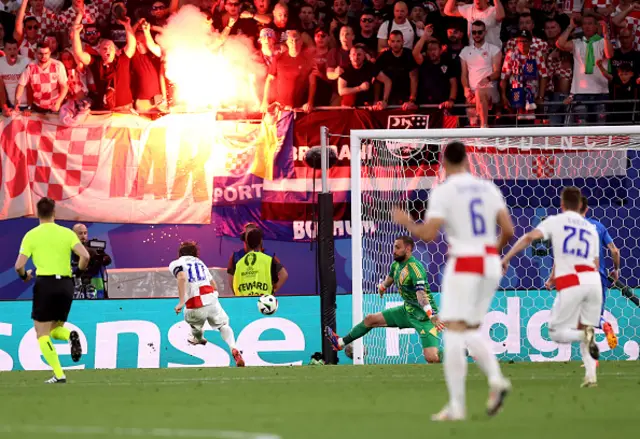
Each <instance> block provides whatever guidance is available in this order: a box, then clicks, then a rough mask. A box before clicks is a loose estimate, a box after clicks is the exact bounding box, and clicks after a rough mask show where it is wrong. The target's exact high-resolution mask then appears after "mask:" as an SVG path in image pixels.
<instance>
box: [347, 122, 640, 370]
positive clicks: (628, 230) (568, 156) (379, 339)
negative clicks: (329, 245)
mask: <svg viewBox="0 0 640 439" xmlns="http://www.w3.org/2000/svg"><path fill="white" fill-rule="evenodd" d="M453 140H459V141H461V142H463V143H465V145H467V151H468V153H469V161H470V167H471V172H472V173H474V174H475V175H478V176H481V177H484V178H489V179H492V180H493V181H494V182H495V183H496V184H497V185H498V186H499V187H500V189H501V190H502V193H503V194H504V196H505V198H506V201H507V205H508V207H509V209H510V212H511V215H512V219H513V222H514V224H515V225H516V236H518V237H519V236H522V235H523V234H524V233H526V232H528V231H529V230H531V229H532V228H533V227H535V226H537V224H538V223H539V222H540V221H542V220H543V219H544V218H545V217H547V216H549V215H553V214H556V213H558V212H559V208H560V200H559V194H560V191H561V189H562V188H563V187H565V186H577V187H579V188H580V189H581V190H582V193H583V194H584V195H585V196H587V197H588V200H589V211H588V213H587V216H590V217H593V218H595V219H597V220H599V221H600V222H602V223H603V224H604V225H605V226H606V228H607V229H608V231H609V233H610V234H611V236H612V238H613V241H614V243H615V245H616V246H617V247H618V248H619V249H620V252H621V257H622V270H621V272H620V282H618V283H617V284H615V285H612V286H611V289H610V290H609V291H608V294H607V299H606V305H605V309H606V311H605V319H606V320H607V321H608V322H610V323H611V325H612V326H613V328H614V331H615V332H616V333H617V335H618V346H617V347H616V348H615V349H610V348H609V346H608V345H607V342H606V340H605V338H604V334H602V332H601V331H598V336H597V341H598V344H599V346H600V350H601V353H602V354H601V358H602V359H615V360H635V359H638V356H639V344H640V332H639V331H640V308H638V306H637V305H636V303H637V299H635V297H637V296H638V293H637V292H636V287H638V285H640V242H639V239H640V238H639V237H640V173H639V171H640V153H639V150H640V126H628V127H570V128H569V127H567V128H565V127H558V128H550V127H541V128H534V127H531V128H509V129H457V130H420V131H416V130H355V131H352V134H351V153H352V159H351V178H352V180H351V184H352V186H351V188H352V190H351V201H352V202H351V206H352V207H351V209H352V211H351V214H352V218H351V221H352V282H353V285H352V287H353V288H352V291H353V296H352V298H353V300H352V306H353V310H352V311H353V314H352V316H353V324H356V323H358V322H360V321H361V320H362V319H363V318H364V316H366V315H367V314H371V313H376V312H380V311H383V310H385V309H387V308H391V307H394V306H398V305H400V304H402V299H401V298H400V295H399V294H398V292H397V289H396V288H395V286H394V287H392V288H390V289H389V290H387V294H385V296H384V297H383V298H380V297H379V295H378V293H377V286H378V284H379V283H380V282H381V281H382V280H383V279H384V278H385V277H386V276H387V274H388V273H389V267H390V265H391V263H392V262H393V242H394V240H395V239H396V237H398V236H400V235H403V234H406V233H407V232H406V230H404V228H402V227H399V226H397V225H395V224H393V223H392V221H391V210H392V208H393V206H400V207H402V208H404V209H406V210H407V211H409V212H410V214H411V216H413V218H414V219H416V220H421V219H422V218H424V215H425V212H426V211H427V209H428V201H429V191H430V189H431V188H433V187H435V186H436V185H437V184H438V183H439V182H441V181H442V180H443V178H444V175H443V170H442V169H440V166H439V159H440V153H441V151H442V149H443V148H444V146H446V144H448V143H449V142H451V141H453ZM446 253H447V245H446V243H445V242H444V239H443V237H442V236H441V237H440V238H438V240H437V241H436V242H431V243H425V242H422V241H417V242H416V249H415V250H414V256H415V257H416V258H418V259H419V260H421V261H422V263H423V264H424V266H425V267H426V269H427V272H428V273H429V284H430V288H431V291H432V293H433V294H434V297H435V299H436V301H437V302H439V301H440V298H439V291H440V283H441V279H442V273H443V269H444V264H445V261H446ZM603 257H605V260H606V264H607V269H608V270H611V269H612V268H613V265H612V260H611V257H610V254H607V255H606V256H603ZM552 265H553V257H552V254H551V251H550V245H549V243H548V242H536V243H534V245H533V246H532V247H530V248H529V249H527V250H526V252H523V253H522V254H521V255H520V257H518V258H516V259H515V260H514V261H513V262H512V264H511V267H510V268H509V271H508V273H507V274H506V276H505V277H504V278H503V280H502V282H501V285H500V289H499V290H498V291H497V293H496V296H495V298H494V300H493V303H492V305H491V309H490V312H489V313H488V315H487V316H486V318H485V322H484V325H483V327H482V330H483V331H484V332H485V333H486V334H487V336H489V337H490V339H491V340H492V345H493V349H494V352H495V353H496V354H497V355H498V356H499V358H500V360H502V361H567V360H577V359H579V358H580V353H579V352H578V346H577V345H576V346H573V347H571V346H566V345H564V346H559V345H558V344H556V343H554V342H553V341H551V340H550V338H549V335H548V330H547V322H548V319H549V311H550V309H551V305H552V304H553V300H554V297H555V291H549V290H547V289H546V288H545V282H546V280H547V279H548V277H549V274H550V272H551V268H552ZM634 295H635V296H634ZM633 299H635V300H636V302H634V301H633ZM353 359H354V363H356V364H362V363H365V364H385V363H424V359H423V355H422V347H421V345H420V339H419V337H418V335H417V334H416V333H415V331H414V330H413V329H402V330H400V329H394V328H378V329H374V330H372V331H371V332H369V334H367V335H366V336H365V337H364V338H363V339H361V340H358V341H356V342H355V343H354V344H353Z"/></svg>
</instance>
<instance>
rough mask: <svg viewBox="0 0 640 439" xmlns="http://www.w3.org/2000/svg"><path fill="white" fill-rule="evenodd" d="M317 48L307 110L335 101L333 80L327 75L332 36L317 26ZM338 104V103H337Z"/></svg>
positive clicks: (315, 38)
mask: <svg viewBox="0 0 640 439" xmlns="http://www.w3.org/2000/svg"><path fill="white" fill-rule="evenodd" d="M314 41H315V43H316V49H315V51H314V52H313V58H314V62H313V64H314V66H313V71H312V72H311V77H310V78H309V97H310V101H309V102H308V105H307V111H312V110H313V107H315V106H326V105H331V103H332V101H333V99H332V98H333V94H334V93H333V91H334V87H333V84H334V83H333V82H332V81H330V80H329V78H328V77H327V64H328V62H329V53H330V47H329V46H330V44H331V38H330V37H329V32H327V31H326V30H325V29H324V28H321V27H319V28H317V29H316V31H315V35H314ZM336 105H337V104H336Z"/></svg>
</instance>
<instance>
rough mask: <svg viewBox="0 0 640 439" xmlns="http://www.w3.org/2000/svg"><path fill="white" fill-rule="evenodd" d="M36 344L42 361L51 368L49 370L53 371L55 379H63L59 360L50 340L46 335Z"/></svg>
mask: <svg viewBox="0 0 640 439" xmlns="http://www.w3.org/2000/svg"><path fill="white" fill-rule="evenodd" d="M38 344H40V350H41V351H42V355H43V356H44V359H45V360H46V361H47V364H49V366H51V368H52V369H53V374H54V375H55V377H56V378H62V377H64V372H63V371H62V366H60V359H59V358H58V353H57V352H56V349H55V348H54V347H53V344H52V343H51V338H49V336H48V335H44V336H42V337H40V338H39V339H38Z"/></svg>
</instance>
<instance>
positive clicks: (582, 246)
mask: <svg viewBox="0 0 640 439" xmlns="http://www.w3.org/2000/svg"><path fill="white" fill-rule="evenodd" d="M564 230H565V232H567V236H566V237H565V238H564V243H563V244H562V253H564V254H565V255H571V256H577V257H579V258H586V257H588V256H589V238H590V237H591V233H590V232H589V231H588V230H585V229H579V228H576V227H572V226H564Z"/></svg>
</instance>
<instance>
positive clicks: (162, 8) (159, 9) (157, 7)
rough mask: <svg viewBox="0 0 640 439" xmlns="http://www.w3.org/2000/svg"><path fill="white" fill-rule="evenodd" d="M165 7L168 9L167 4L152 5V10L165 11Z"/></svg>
mask: <svg viewBox="0 0 640 439" xmlns="http://www.w3.org/2000/svg"><path fill="white" fill-rule="evenodd" d="M165 9H167V7H166V6H164V5H163V6H152V7H151V10H152V11H163V10H165Z"/></svg>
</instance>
